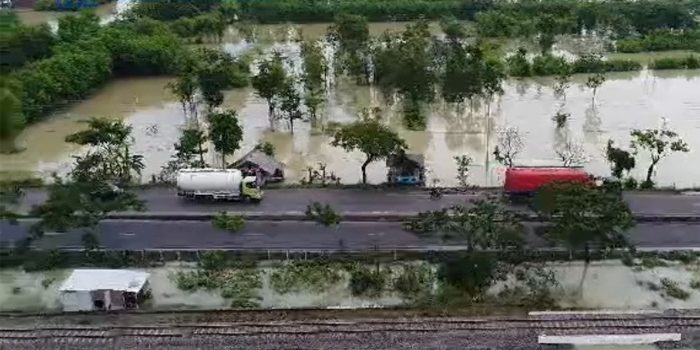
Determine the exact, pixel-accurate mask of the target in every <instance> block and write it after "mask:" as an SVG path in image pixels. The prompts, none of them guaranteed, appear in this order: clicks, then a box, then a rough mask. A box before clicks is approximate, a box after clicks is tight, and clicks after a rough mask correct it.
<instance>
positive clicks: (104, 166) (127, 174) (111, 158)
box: [66, 118, 144, 184]
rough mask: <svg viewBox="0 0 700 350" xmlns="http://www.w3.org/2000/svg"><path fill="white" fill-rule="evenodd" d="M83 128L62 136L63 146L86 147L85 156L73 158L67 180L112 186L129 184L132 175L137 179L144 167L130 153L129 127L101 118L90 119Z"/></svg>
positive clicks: (137, 156)
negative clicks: (69, 176) (102, 183)
mask: <svg viewBox="0 0 700 350" xmlns="http://www.w3.org/2000/svg"><path fill="white" fill-rule="evenodd" d="M87 124H88V128H87V129H85V130H83V131H79V132H76V133H74V134H71V135H68V136H66V142H69V143H75V144H78V145H81V146H89V147H90V150H89V151H88V153H87V154H86V155H84V156H78V157H75V158H76V163H75V167H74V168H73V170H72V171H71V178H72V179H73V180H75V181H86V182H89V181H92V180H93V179H96V180H99V181H105V182H109V183H112V184H129V183H131V182H133V180H134V174H137V175H140V174H141V170H143V168H144V164H143V156H142V155H139V154H133V153H132V152H131V146H132V144H133V137H132V136H131V130H132V127H131V126H127V125H125V124H124V122H122V121H112V120H107V119H103V118H92V119H90V120H89V121H88V122H87Z"/></svg>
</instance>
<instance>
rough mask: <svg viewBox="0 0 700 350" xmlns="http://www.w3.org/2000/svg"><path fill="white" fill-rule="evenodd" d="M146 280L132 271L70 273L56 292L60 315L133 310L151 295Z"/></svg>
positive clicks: (142, 274) (87, 270)
mask: <svg viewBox="0 0 700 350" xmlns="http://www.w3.org/2000/svg"><path fill="white" fill-rule="evenodd" d="M149 277H150V274H149V273H146V272H142V271H132V270H109V269H104V270H103V269H77V270H73V272H72V273H71V275H70V276H69V277H68V279H66V280H65V281H64V282H63V284H62V285H61V287H60V288H59V292H60V302H61V305H63V311H97V310H122V309H136V308H138V304H139V302H141V301H143V300H144V299H146V298H147V297H148V296H149V295H150V286H149V283H148V278H149Z"/></svg>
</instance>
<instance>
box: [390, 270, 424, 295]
mask: <svg viewBox="0 0 700 350" xmlns="http://www.w3.org/2000/svg"><path fill="white" fill-rule="evenodd" d="M393 285H394V289H395V290H396V291H397V292H399V294H401V297H403V298H414V297H416V296H417V295H419V294H420V293H423V292H426V291H429V290H430V289H431V288H432V286H433V271H432V270H431V268H430V265H427V264H422V265H418V266H414V265H404V266H403V271H401V274H400V275H398V276H396V278H394V281H393Z"/></svg>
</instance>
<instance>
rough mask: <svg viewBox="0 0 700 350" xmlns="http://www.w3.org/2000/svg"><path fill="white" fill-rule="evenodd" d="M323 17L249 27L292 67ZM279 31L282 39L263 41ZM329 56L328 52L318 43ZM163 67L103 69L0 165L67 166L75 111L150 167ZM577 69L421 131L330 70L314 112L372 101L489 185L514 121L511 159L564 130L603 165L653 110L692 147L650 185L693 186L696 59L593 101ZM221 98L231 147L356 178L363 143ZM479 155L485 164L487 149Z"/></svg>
mask: <svg viewBox="0 0 700 350" xmlns="http://www.w3.org/2000/svg"><path fill="white" fill-rule="evenodd" d="M326 26H327V25H325V24H324V25H318V24H314V25H308V26H305V25H302V26H299V27H300V28H301V29H300V31H299V32H296V33H294V32H290V31H289V27H283V26H261V27H259V28H258V34H259V35H258V37H259V38H260V40H261V41H260V42H259V43H258V44H257V46H258V47H260V48H262V49H264V50H265V51H267V52H269V51H270V49H272V50H277V51H280V52H282V53H283V54H284V55H286V56H288V57H290V58H292V67H290V68H291V71H293V72H295V73H299V71H300V69H301V64H300V60H299V52H300V49H299V44H298V43H297V42H295V41H293V40H290V38H291V39H293V38H294V37H298V36H303V37H304V38H307V39H315V38H318V37H319V36H320V35H322V34H323V30H325V28H326ZM403 26H404V24H402V23H392V24H373V25H372V26H371V31H372V32H373V33H378V32H382V31H384V30H398V29H401V28H402V27H403ZM277 33H281V35H282V36H284V39H283V40H278V41H273V42H270V40H268V39H274V38H275V36H277V35H278V34H277ZM226 41H227V42H226V43H224V44H223V48H224V49H225V50H226V51H229V52H231V53H232V54H236V55H239V54H242V53H244V52H246V51H248V50H250V49H252V48H253V47H255V46H256V45H253V44H249V43H246V42H244V41H242V40H240V39H239V38H236V37H235V36H232V35H230V34H229V35H227V39H226ZM327 54H328V55H329V56H330V52H327ZM168 81H169V79H167V78H134V79H121V80H117V81H113V82H111V83H110V84H108V85H107V86H106V87H105V88H104V89H102V90H101V91H99V92H98V93H96V94H95V95H93V96H92V97H91V98H89V99H87V100H85V101H83V102H81V103H77V104H75V105H73V106H72V107H70V108H68V109H67V110H65V111H62V112H59V113H56V115H54V116H51V117H49V118H47V119H46V120H45V121H44V122H42V123H38V124H35V125H31V126H29V127H28V128H27V129H26V130H25V132H24V133H23V134H22V135H21V136H20V140H19V142H20V144H21V146H24V147H25V148H26V150H25V151H24V152H22V153H18V154H12V155H0V163H1V164H2V173H1V174H2V176H3V177H22V176H27V175H29V174H32V175H35V176H41V177H48V176H49V175H50V173H51V172H53V171H58V172H62V171H65V170H66V169H67V168H68V166H69V165H70V162H71V157H70V156H71V153H73V152H75V151H77V150H76V148H75V147H73V146H71V145H69V144H66V143H65V142H63V139H64V138H65V136H66V135H68V134H69V133H72V132H75V131H77V130H80V129H81V128H82V127H83V125H81V123H80V121H81V120H84V119H87V118H89V117H93V116H104V117H109V118H114V119H122V120H125V121H127V122H128V123H130V124H132V125H133V127H134V137H135V142H136V145H135V151H136V152H140V153H142V154H143V155H144V156H145V164H146V169H145V170H144V177H143V180H144V181H147V180H149V179H150V175H151V174H157V173H158V172H159V171H160V168H161V166H162V165H164V164H165V163H166V162H167V161H168V159H169V157H170V155H171V154H172V153H174V152H173V143H174V142H176V140H177V137H178V134H179V132H178V130H179V127H180V125H181V124H182V122H183V120H184V117H183V115H182V110H181V108H180V105H179V103H177V102H176V101H175V99H174V97H173V96H172V95H171V94H170V93H169V92H168V91H167V90H166V88H165V86H166V84H167V82H168ZM585 82H586V76H583V75H582V76H575V77H574V78H573V82H572V86H571V87H570V88H569V89H568V90H567V91H566V98H565V101H564V99H562V98H558V97H556V96H555V95H554V93H553V89H552V85H553V80H552V79H549V78H539V79H522V80H509V81H507V82H506V84H505V86H504V90H505V93H504V95H503V96H500V97H499V98H497V99H496V100H495V101H494V102H493V103H492V105H491V106H490V109H491V113H490V116H491V117H490V118H489V120H486V118H485V115H486V107H485V106H478V105H477V106H476V107H475V108H473V110H472V109H471V108H469V106H467V107H466V108H462V109H459V108H456V107H454V106H450V105H445V104H442V103H435V104H433V105H432V106H431V108H430V110H429V116H428V119H427V127H426V130H424V131H411V130H407V129H406V128H405V127H404V126H403V124H402V117H401V114H400V109H399V108H397V107H396V106H388V105H386V104H384V103H383V102H382V98H381V97H380V96H378V95H381V94H377V93H376V92H375V91H372V90H373V89H370V88H369V87H366V86H356V85H354V84H352V83H350V82H348V81H346V80H345V79H338V81H337V82H335V87H334V88H332V89H329V92H328V102H327V103H326V105H325V108H324V110H323V111H321V114H325V116H323V118H325V119H326V120H327V121H330V122H335V123H347V122H350V121H353V120H357V118H359V117H358V115H359V114H360V112H361V111H362V110H363V109H365V108H368V107H380V108H381V112H380V115H381V116H382V118H383V119H384V120H385V121H386V122H387V123H388V124H389V125H390V126H391V127H392V128H393V129H395V130H396V131H397V132H398V133H399V135H400V136H401V137H403V138H404V139H405V140H406V142H407V144H408V145H409V148H410V152H413V153H421V154H424V155H425V159H426V165H427V167H428V169H429V177H431V178H437V179H439V180H440V183H441V184H442V185H445V186H450V185H456V184H457V180H456V178H455V175H456V164H455V162H454V159H453V157H454V156H457V155H462V154H467V155H469V156H470V157H472V158H473V159H474V161H473V163H472V164H473V166H472V167H471V171H470V178H469V182H470V183H471V184H474V185H480V186H486V185H488V186H497V185H499V184H500V182H501V181H502V173H503V169H502V168H501V167H500V166H498V165H497V164H496V163H494V161H493V159H492V157H491V156H490V154H491V153H492V152H493V149H494V147H495V145H496V143H497V139H498V130H500V129H501V128H504V127H511V126H515V127H517V128H519V130H520V131H521V133H522V134H523V136H524V141H525V149H524V150H523V152H522V154H520V155H519V157H518V158H517V159H516V162H517V163H518V164H528V165H551V164H560V161H559V160H558V159H557V156H556V153H555V151H554V148H555V145H557V144H560V143H562V141H563V140H564V139H567V138H568V139H570V140H573V141H575V142H580V143H581V144H582V145H583V147H584V149H585V151H586V154H587V158H588V162H587V163H586V164H585V166H586V168H587V169H588V170H590V171H591V172H593V173H595V174H599V175H608V174H609V167H608V165H607V163H606V161H605V155H604V147H605V144H606V143H607V140H608V139H612V140H614V141H615V143H616V144H617V145H618V146H620V145H621V146H625V147H626V146H627V145H628V143H629V133H630V131H631V130H632V129H635V128H657V127H659V126H660V122H661V118H662V117H664V118H666V119H667V120H668V125H669V127H670V128H671V129H673V130H675V131H677V132H678V133H679V134H680V136H682V137H683V138H684V139H685V140H686V141H687V142H688V144H689V146H690V148H691V152H690V153H686V154H673V155H671V156H669V157H668V158H667V159H664V160H662V161H661V163H660V164H659V166H658V173H657V177H656V180H657V183H658V185H660V186H677V187H694V186H698V185H700V100H699V99H698V98H697V91H700V71H698V70H695V71H692V70H690V71H663V72H651V71H642V72H632V73H629V72H627V73H611V74H608V75H607V81H606V82H605V83H604V84H603V86H602V87H601V88H599V89H598V92H597V95H596V98H595V101H594V100H593V99H592V92H591V91H590V89H588V88H586V86H585ZM222 107H224V108H233V109H235V110H237V111H238V114H239V116H240V118H241V121H242V124H243V126H244V132H245V134H244V142H243V146H242V149H241V150H240V151H239V152H238V155H241V154H243V153H244V152H247V151H248V150H250V149H251V148H252V147H253V146H254V145H255V144H256V143H258V142H260V141H268V142H270V143H272V144H273V145H274V146H275V149H276V153H277V155H276V156H277V158H279V160H281V161H282V162H284V163H285V164H286V166H287V172H286V174H287V175H288V182H290V183H295V182H297V181H299V180H300V179H301V178H302V177H303V176H304V174H305V169H306V168H307V167H308V166H314V167H315V166H317V165H318V163H325V164H327V169H328V170H329V171H333V172H335V174H336V175H337V176H339V177H340V178H341V180H342V182H343V183H357V182H358V181H359V180H360V165H361V163H362V161H363V155H362V154H360V153H357V152H353V153H347V152H345V151H343V150H342V149H339V148H336V147H332V146H331V145H330V140H331V139H330V137H329V136H327V135H326V134H324V133H323V132H321V131H320V130H317V129H312V128H311V127H310V125H309V124H308V123H303V124H302V123H299V124H300V125H295V130H294V135H291V133H290V132H289V131H288V130H287V127H286V125H284V123H283V122H280V123H278V127H277V131H275V132H271V131H270V130H269V123H268V118H267V105H266V103H265V101H264V100H263V99H260V98H259V97H257V96H256V95H255V93H254V91H253V90H252V89H250V88H247V89H237V90H233V91H228V92H227V93H226V98H225V102H224V105H223V106H222ZM560 109H561V110H563V111H564V112H567V113H570V114H571V117H570V118H569V121H568V122H567V125H566V126H565V127H564V128H562V129H557V128H556V125H555V123H554V122H553V121H552V116H553V115H554V114H555V113H556V112H557V111H559V110H560ZM487 158H489V159H490V160H489V162H488V164H487V162H486V160H487ZM647 165H648V157H647V156H646V155H645V154H640V156H639V158H638V162H637V169H636V170H635V173H634V174H635V176H636V177H637V178H638V179H641V178H642V176H643V175H644V174H645V172H646V166H647ZM367 170H368V179H369V181H371V182H373V183H378V182H382V181H384V180H385V178H386V170H385V166H384V164H383V162H375V163H372V164H371V165H370V166H369V167H368V169H367Z"/></svg>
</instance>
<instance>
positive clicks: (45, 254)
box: [22, 250, 68, 272]
mask: <svg viewBox="0 0 700 350" xmlns="http://www.w3.org/2000/svg"><path fill="white" fill-rule="evenodd" d="M67 265H68V255H67V254H66V253H65V252H62V251H59V250H50V251H27V252H26V253H25V255H24V264H23V265H22V267H23V268H24V271H27V272H31V271H45V270H53V269H60V268H62V267H65V266H67Z"/></svg>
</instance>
